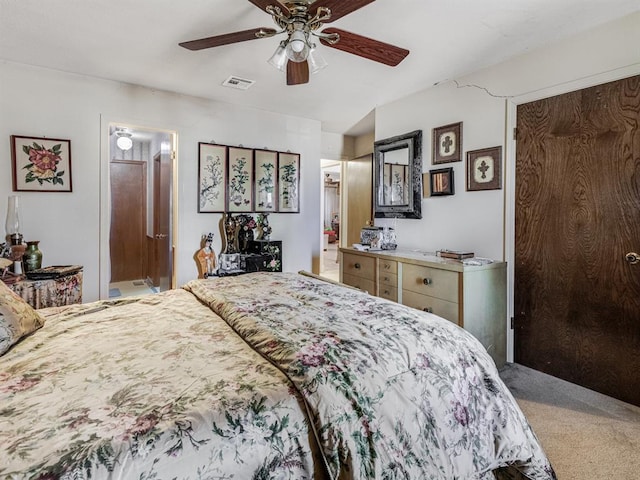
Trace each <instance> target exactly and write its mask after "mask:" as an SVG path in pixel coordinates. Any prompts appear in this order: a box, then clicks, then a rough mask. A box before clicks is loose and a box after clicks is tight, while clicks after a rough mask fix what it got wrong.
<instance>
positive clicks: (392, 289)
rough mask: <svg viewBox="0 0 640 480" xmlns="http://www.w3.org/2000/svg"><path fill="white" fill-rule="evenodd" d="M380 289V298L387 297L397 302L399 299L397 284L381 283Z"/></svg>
mask: <svg viewBox="0 0 640 480" xmlns="http://www.w3.org/2000/svg"><path fill="white" fill-rule="evenodd" d="M378 289H379V290H380V291H379V292H378V296H379V297H380V298H386V299H387V300H391V301H393V302H397V301H398V287H397V286H393V285H385V284H379V285H378Z"/></svg>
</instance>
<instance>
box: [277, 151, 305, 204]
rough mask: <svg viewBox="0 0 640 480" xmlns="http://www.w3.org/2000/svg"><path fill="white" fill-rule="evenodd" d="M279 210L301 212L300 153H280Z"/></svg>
mask: <svg viewBox="0 0 640 480" xmlns="http://www.w3.org/2000/svg"><path fill="white" fill-rule="evenodd" d="M278 212H281V213H299V212H300V155H299V154H297V153H282V152H280V153H278Z"/></svg>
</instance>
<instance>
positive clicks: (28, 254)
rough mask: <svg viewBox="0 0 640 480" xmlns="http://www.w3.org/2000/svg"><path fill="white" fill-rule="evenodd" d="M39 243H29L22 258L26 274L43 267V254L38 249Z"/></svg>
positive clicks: (37, 241)
mask: <svg viewBox="0 0 640 480" xmlns="http://www.w3.org/2000/svg"><path fill="white" fill-rule="evenodd" d="M39 243H40V241H39V240H34V241H31V242H27V249H26V250H25V252H24V255H23V256H22V261H23V263H24V271H25V272H31V271H33V270H37V269H39V268H41V267H42V252H41V251H40V249H39V248H38V244H39Z"/></svg>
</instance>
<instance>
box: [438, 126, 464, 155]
mask: <svg viewBox="0 0 640 480" xmlns="http://www.w3.org/2000/svg"><path fill="white" fill-rule="evenodd" d="M461 161H462V122H458V123H452V124H450V125H445V126H443V127H438V128H434V129H433V157H432V159H431V163H432V164H433V165H437V164H440V163H449V162H461Z"/></svg>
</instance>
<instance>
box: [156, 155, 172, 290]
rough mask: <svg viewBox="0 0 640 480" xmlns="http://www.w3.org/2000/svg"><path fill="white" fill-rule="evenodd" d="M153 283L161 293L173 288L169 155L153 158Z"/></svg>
mask: <svg viewBox="0 0 640 480" xmlns="http://www.w3.org/2000/svg"><path fill="white" fill-rule="evenodd" d="M153 206H154V209H153V212H154V216H153V231H154V235H153V243H154V261H155V265H154V269H153V271H154V277H153V283H154V285H155V286H157V287H158V288H159V289H160V291H165V290H169V289H170V288H171V276H172V275H171V265H172V263H173V262H172V251H171V160H170V157H169V155H167V154H160V153H159V154H157V155H156V156H155V157H154V158H153Z"/></svg>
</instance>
